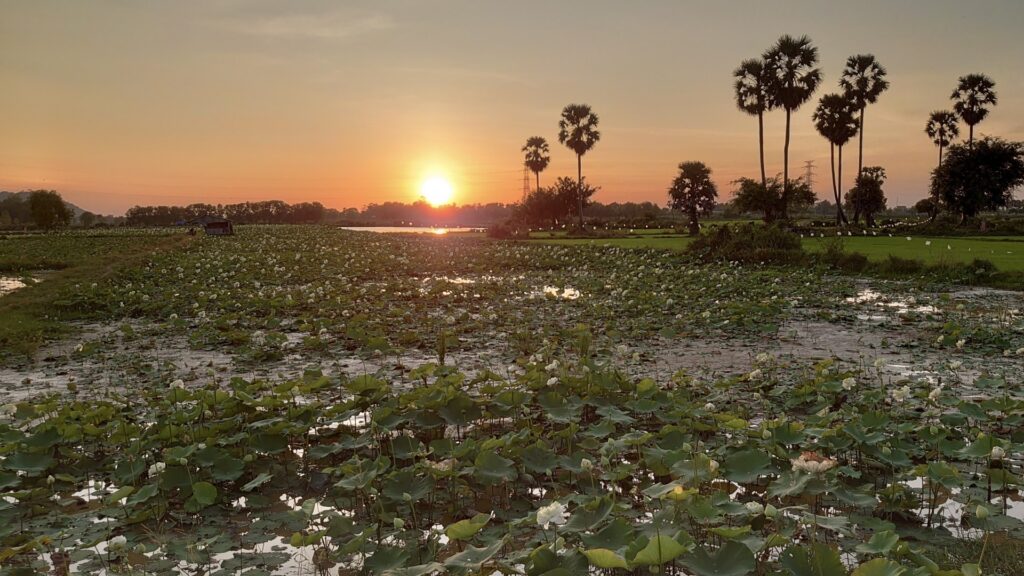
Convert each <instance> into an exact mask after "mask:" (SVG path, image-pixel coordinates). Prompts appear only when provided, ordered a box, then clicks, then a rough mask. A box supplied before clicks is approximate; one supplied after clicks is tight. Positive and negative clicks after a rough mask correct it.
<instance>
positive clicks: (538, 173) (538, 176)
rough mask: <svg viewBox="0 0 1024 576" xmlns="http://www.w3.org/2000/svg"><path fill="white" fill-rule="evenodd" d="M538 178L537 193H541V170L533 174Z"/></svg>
mask: <svg viewBox="0 0 1024 576" xmlns="http://www.w3.org/2000/svg"><path fill="white" fill-rule="evenodd" d="M533 175H534V176H536V177H537V192H540V170H538V171H536V172H534V173H533Z"/></svg>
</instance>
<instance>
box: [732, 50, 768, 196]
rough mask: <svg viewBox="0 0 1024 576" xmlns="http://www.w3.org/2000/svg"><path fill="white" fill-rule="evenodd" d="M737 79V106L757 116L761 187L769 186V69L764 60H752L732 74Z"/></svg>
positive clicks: (741, 65)
mask: <svg viewBox="0 0 1024 576" xmlns="http://www.w3.org/2000/svg"><path fill="white" fill-rule="evenodd" d="M732 75H733V77H734V78H736V83H735V84H734V87H735V90H736V105H737V106H739V109H740V110H742V111H744V112H746V113H747V114H750V115H752V116H757V143H758V150H759V151H760V155H761V185H762V186H767V185H768V178H767V177H766V176H765V171H764V113H765V112H767V111H768V110H770V109H771V108H772V107H773V106H772V101H771V94H770V93H769V90H768V85H769V78H768V69H767V67H766V66H765V63H764V60H761V59H758V58H751V59H749V60H744V61H743V62H740V66H739V68H737V69H736V70H735V71H733V73H732Z"/></svg>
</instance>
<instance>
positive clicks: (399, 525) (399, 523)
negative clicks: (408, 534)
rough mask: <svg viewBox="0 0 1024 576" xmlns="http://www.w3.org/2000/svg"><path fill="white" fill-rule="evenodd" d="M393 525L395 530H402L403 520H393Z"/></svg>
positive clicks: (403, 526)
mask: <svg viewBox="0 0 1024 576" xmlns="http://www.w3.org/2000/svg"><path fill="white" fill-rule="evenodd" d="M394 524H395V530H402V529H404V528H405V520H402V519H401V518H395V520H394Z"/></svg>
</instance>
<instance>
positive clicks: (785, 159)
mask: <svg viewBox="0 0 1024 576" xmlns="http://www.w3.org/2000/svg"><path fill="white" fill-rule="evenodd" d="M789 116H790V110H789V108H786V145H785V146H784V147H783V149H782V220H788V219H789Z"/></svg>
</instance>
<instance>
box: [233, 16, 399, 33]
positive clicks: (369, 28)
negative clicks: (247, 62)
mask: <svg viewBox="0 0 1024 576" xmlns="http://www.w3.org/2000/svg"><path fill="white" fill-rule="evenodd" d="M222 27H224V28H227V29H229V30H231V31H234V32H237V33H240V34H247V35H251V36H262V37H267V38H311V39H321V40H343V39H348V38H355V37H358V36H363V35H366V34H371V33H374V32H380V31H384V30H390V29H392V28H394V27H395V22H394V20H393V19H392V18H391V17H390V16H389V15H387V14H382V13H373V14H361V15H352V14H347V13H329V14H282V15H276V16H261V17H256V18H252V17H250V18H245V19H240V20H233V21H229V22H223V23H222Z"/></svg>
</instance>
